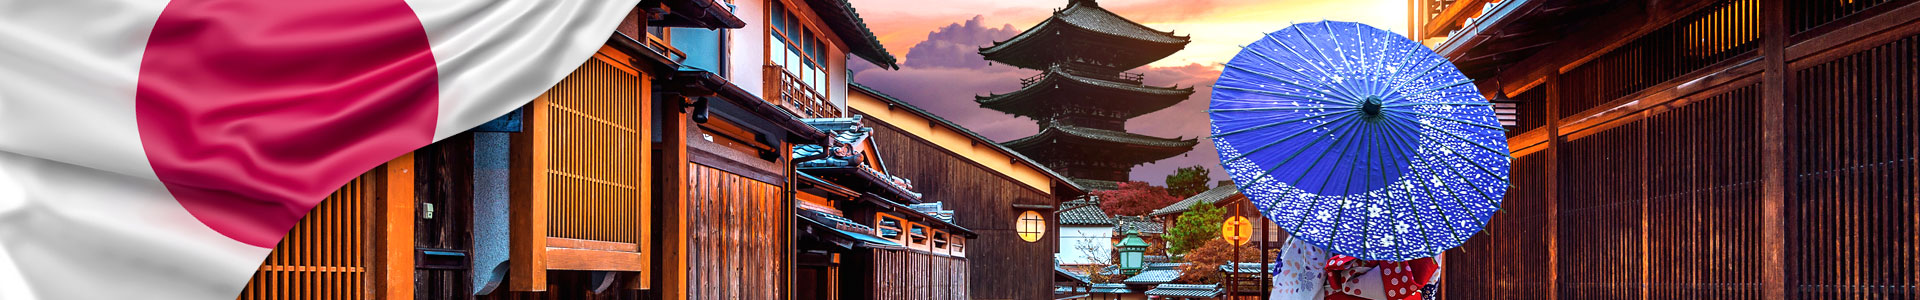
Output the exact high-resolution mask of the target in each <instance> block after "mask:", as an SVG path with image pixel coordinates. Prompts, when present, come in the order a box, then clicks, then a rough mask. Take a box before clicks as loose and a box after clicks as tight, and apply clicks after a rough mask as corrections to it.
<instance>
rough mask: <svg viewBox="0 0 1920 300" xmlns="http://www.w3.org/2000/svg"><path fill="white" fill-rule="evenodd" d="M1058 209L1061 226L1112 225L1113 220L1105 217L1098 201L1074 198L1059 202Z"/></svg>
mask: <svg viewBox="0 0 1920 300" xmlns="http://www.w3.org/2000/svg"><path fill="white" fill-rule="evenodd" d="M1060 209H1061V211H1060V217H1059V218H1060V225H1061V226H1113V220H1112V219H1109V218H1107V211H1106V210H1104V209H1101V208H1100V202H1095V201H1093V200H1088V199H1076V200H1072V201H1067V202H1065V203H1061V204H1060Z"/></svg>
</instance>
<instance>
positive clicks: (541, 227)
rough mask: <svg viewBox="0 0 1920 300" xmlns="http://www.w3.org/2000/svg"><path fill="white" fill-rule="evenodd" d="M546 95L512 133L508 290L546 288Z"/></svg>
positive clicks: (528, 108)
mask: <svg viewBox="0 0 1920 300" xmlns="http://www.w3.org/2000/svg"><path fill="white" fill-rule="evenodd" d="M547 101H548V100H547V96H545V95H541V96H540V97H538V98H534V99H533V102H531V103H528V104H527V106H526V109H524V110H523V111H524V115H523V117H524V119H523V122H522V124H523V125H522V126H521V127H522V128H524V130H521V131H520V132H518V133H513V137H512V142H510V144H511V145H512V146H511V147H512V148H511V149H512V150H511V151H512V154H510V155H509V156H510V157H511V160H512V163H511V166H510V167H508V170H509V171H508V172H509V173H510V174H511V175H509V176H508V178H509V181H510V182H512V184H511V185H512V187H511V190H510V191H509V192H508V194H509V195H511V196H510V200H508V202H509V203H508V205H507V210H508V213H507V215H508V217H507V220H508V221H507V224H508V226H509V228H510V229H509V230H508V231H509V233H508V236H509V238H508V239H509V240H510V241H509V243H510V244H511V245H509V246H507V249H508V255H507V268H508V269H507V274H508V275H507V282H508V286H507V287H508V290H509V291H515V292H537V291H546V290H547V193H546V191H547V176H546V170H547V161H548V160H547V139H548V138H549V137H548V134H547V133H548V132H549V131H550V130H552V129H550V128H549V127H548V125H547V123H548V122H547V118H549V117H548V116H547V105H548V104H547V103H548V102H547Z"/></svg>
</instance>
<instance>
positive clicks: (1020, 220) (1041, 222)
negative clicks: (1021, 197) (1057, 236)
mask: <svg viewBox="0 0 1920 300" xmlns="http://www.w3.org/2000/svg"><path fill="white" fill-rule="evenodd" d="M1028 216H1032V218H1029V217H1028ZM1028 221H1033V222H1036V223H1038V224H1031V225H1033V226H1036V227H1035V228H1034V229H1036V231H1027V228H1026V226H1027V225H1029V223H1027V222H1028ZM1013 232H1014V234H1015V235H1019V236H1020V240H1021V241H1026V242H1028V243H1037V242H1040V240H1041V239H1044V238H1046V237H1047V216H1046V215H1043V214H1040V212H1039V211H1034V210H1029V211H1025V212H1021V213H1020V216H1018V217H1014V219H1013ZM1028 234H1032V235H1033V237H1032V238H1028V237H1027V235H1028Z"/></svg>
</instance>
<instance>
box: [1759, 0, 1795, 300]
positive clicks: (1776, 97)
mask: <svg viewBox="0 0 1920 300" xmlns="http://www.w3.org/2000/svg"><path fill="white" fill-rule="evenodd" d="M1761 2H1762V4H1761V5H1762V7H1761V8H1760V15H1761V16H1760V18H1761V20H1762V21H1763V22H1761V24H1762V25H1761V26H1763V28H1762V32H1764V34H1763V35H1762V37H1761V46H1760V54H1761V55H1762V56H1764V57H1763V58H1762V59H1763V62H1762V64H1761V65H1762V68H1763V69H1764V70H1763V71H1762V72H1761V74H1760V77H1761V92H1760V93H1761V95H1760V98H1761V100H1760V132H1761V133H1760V137H1761V138H1760V164H1761V167H1760V176H1761V177H1760V178H1761V179H1760V180H1761V181H1760V223H1761V224H1760V240H1762V241H1776V242H1763V243H1760V244H1761V249H1760V253H1761V254H1760V256H1761V262H1760V265H1761V266H1764V267H1763V269H1762V270H1760V282H1761V298H1762V299H1786V298H1787V282H1786V278H1787V277H1786V274H1787V272H1786V265H1787V263H1786V260H1787V254H1786V250H1785V247H1786V244H1787V243H1782V242H1777V241H1786V240H1787V235H1786V212H1785V210H1786V199H1787V197H1788V196H1789V195H1791V194H1792V192H1793V191H1792V182H1790V180H1791V179H1790V178H1789V177H1790V176H1791V175H1792V174H1794V172H1793V170H1792V169H1791V168H1792V167H1793V164H1791V163H1788V162H1791V161H1793V154H1792V152H1791V151H1792V150H1791V149H1787V142H1788V141H1791V140H1793V138H1792V137H1791V136H1789V135H1790V134H1791V131H1788V130H1787V128H1786V122H1787V118H1788V117H1787V110H1788V108H1787V95H1791V93H1792V87H1793V86H1792V85H1791V84H1789V83H1790V82H1793V81H1792V78H1791V77H1789V76H1791V75H1792V73H1791V72H1792V71H1793V70H1790V69H1787V60H1788V59H1789V58H1791V57H1789V56H1788V53H1787V43H1788V42H1789V41H1790V39H1791V38H1792V35H1793V32H1792V31H1791V29H1789V28H1787V23H1788V22H1787V6H1786V1H1761Z"/></svg>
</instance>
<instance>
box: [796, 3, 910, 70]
mask: <svg viewBox="0 0 1920 300" xmlns="http://www.w3.org/2000/svg"><path fill="white" fill-rule="evenodd" d="M807 6H811V7H813V10H814V12H816V13H819V14H820V17H821V19H823V20H824V21H826V23H827V28H830V29H832V30H833V31H834V33H837V34H838V35H840V39H841V40H842V41H844V42H846V43H847V45H848V46H851V47H852V48H853V49H851V50H849V52H853V55H854V56H859V57H860V58H865V59H866V60H867V61H870V62H873V64H875V65H880V66H881V67H886V68H894V69H899V68H900V66H899V60H898V59H895V58H894V57H893V54H892V53H888V52H887V47H886V46H885V45H882V44H880V38H879V36H876V35H874V34H873V30H872V29H868V28H867V21H866V20H865V19H862V18H860V12H858V11H855V10H854V9H853V3H850V2H847V0H808V1H807Z"/></svg>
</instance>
